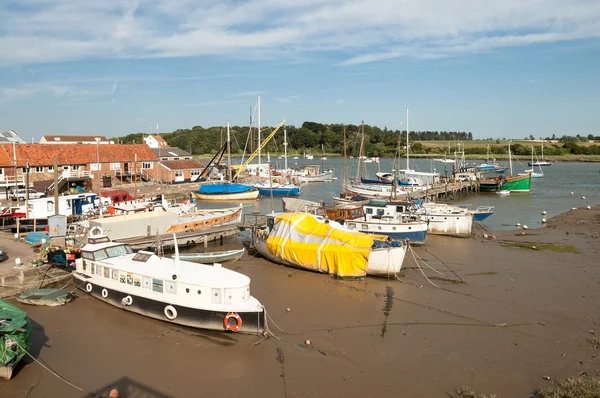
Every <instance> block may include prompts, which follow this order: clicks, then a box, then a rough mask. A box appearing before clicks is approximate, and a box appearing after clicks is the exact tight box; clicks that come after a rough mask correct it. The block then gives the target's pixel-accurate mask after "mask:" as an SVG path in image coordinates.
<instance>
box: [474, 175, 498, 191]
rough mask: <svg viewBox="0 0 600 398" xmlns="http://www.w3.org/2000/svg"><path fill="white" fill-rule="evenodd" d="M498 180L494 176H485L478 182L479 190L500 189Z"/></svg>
mask: <svg viewBox="0 0 600 398" xmlns="http://www.w3.org/2000/svg"><path fill="white" fill-rule="evenodd" d="M500 186H501V184H500V180H499V179H498V178H497V177H496V178H486V179H485V180H481V181H480V182H479V192H496V191H498V190H499V189H500Z"/></svg>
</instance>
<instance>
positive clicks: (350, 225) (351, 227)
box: [348, 223, 356, 229]
mask: <svg viewBox="0 0 600 398" xmlns="http://www.w3.org/2000/svg"><path fill="white" fill-rule="evenodd" d="M354 228H356V224H354V223H350V224H348V229H354Z"/></svg>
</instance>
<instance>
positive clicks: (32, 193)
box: [10, 189, 44, 200]
mask: <svg viewBox="0 0 600 398" xmlns="http://www.w3.org/2000/svg"><path fill="white" fill-rule="evenodd" d="M26 192H27V191H26V190H25V189H18V190H17V192H14V191H13V192H12V193H11V194H10V198H11V199H12V200H17V199H19V200H25V194H26ZM42 196H44V193H43V192H38V191H36V190H35V189H29V199H38V198H41V197H42Z"/></svg>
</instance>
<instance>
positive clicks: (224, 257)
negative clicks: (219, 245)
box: [171, 248, 246, 264]
mask: <svg viewBox="0 0 600 398" xmlns="http://www.w3.org/2000/svg"><path fill="white" fill-rule="evenodd" d="M245 251H246V249H243V248H242V249H239V250H225V251H220V252H206V253H183V254H179V258H180V259H181V260H182V261H191V262H193V263H203V264H212V263H225V262H228V261H229V262H233V261H237V260H239V259H240V258H242V256H243V255H244V252H245ZM171 258H175V256H174V255H173V256H171Z"/></svg>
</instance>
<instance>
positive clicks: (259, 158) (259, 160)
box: [258, 94, 262, 175]
mask: <svg viewBox="0 0 600 398" xmlns="http://www.w3.org/2000/svg"><path fill="white" fill-rule="evenodd" d="M258 164H259V166H258V168H259V169H260V165H261V164H262V161H261V157H260V94H259V95H258ZM259 175H260V171H259Z"/></svg>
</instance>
